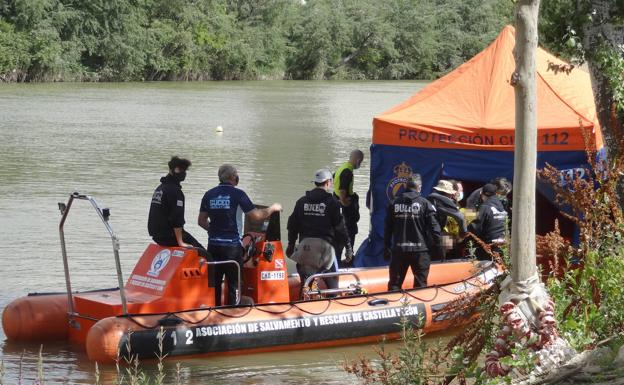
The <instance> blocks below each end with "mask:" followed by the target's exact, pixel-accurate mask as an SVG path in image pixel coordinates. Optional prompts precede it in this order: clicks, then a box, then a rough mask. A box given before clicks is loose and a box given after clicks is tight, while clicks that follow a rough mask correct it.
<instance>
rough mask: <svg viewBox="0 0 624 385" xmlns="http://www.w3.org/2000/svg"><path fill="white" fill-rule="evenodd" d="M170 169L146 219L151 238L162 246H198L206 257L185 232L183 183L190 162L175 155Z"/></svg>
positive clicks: (161, 179)
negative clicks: (181, 183)
mask: <svg viewBox="0 0 624 385" xmlns="http://www.w3.org/2000/svg"><path fill="white" fill-rule="evenodd" d="M168 166H169V173H168V174H167V175H165V176H164V177H162V178H160V186H158V187H157V188H156V190H155V191H154V194H153V195H152V203H151V205H150V211H149V217H148V219H147V230H148V232H149V235H150V236H151V237H152V239H153V240H154V242H156V243H158V244H159V245H161V246H169V247H176V246H180V247H188V248H193V247H195V248H197V249H198V252H199V253H200V255H201V256H203V257H205V258H207V253H206V249H204V247H203V246H202V244H201V243H199V242H198V241H197V240H196V239H195V238H194V237H193V236H192V235H191V234H189V233H187V232H186V231H185V230H184V223H185V222H184V193H183V192H182V186H181V185H180V182H182V181H184V179H185V178H186V170H187V169H188V168H189V167H190V166H191V161H189V160H188V159H183V158H179V157H177V156H174V157H172V158H171V160H170V161H169V163H168Z"/></svg>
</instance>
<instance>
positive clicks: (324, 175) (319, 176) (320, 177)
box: [312, 168, 333, 183]
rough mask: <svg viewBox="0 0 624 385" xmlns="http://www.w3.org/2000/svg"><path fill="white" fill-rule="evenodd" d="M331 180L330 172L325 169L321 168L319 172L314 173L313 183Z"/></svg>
mask: <svg viewBox="0 0 624 385" xmlns="http://www.w3.org/2000/svg"><path fill="white" fill-rule="evenodd" d="M329 179H333V176H332V173H331V171H329V170H328V169H326V168H322V169H320V170H316V172H315V173H314V180H313V181H312V182H314V183H323V182H325V181H326V180H329Z"/></svg>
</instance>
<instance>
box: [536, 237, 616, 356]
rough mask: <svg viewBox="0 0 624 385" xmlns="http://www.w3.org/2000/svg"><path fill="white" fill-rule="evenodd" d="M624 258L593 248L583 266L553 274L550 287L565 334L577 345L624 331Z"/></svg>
mask: <svg viewBox="0 0 624 385" xmlns="http://www.w3.org/2000/svg"><path fill="white" fill-rule="evenodd" d="M621 247H622V245H620V250H624V249H622V248H621ZM622 282H624V258H623V255H622V253H621V252H620V254H618V255H599V254H598V253H596V252H590V253H588V255H587V256H586V258H585V260H584V266H583V268H576V269H569V270H568V271H567V272H566V273H565V275H564V276H563V278H561V279H556V278H552V279H551V280H550V281H549V285H548V288H549V291H550V294H551V295H552V297H553V299H554V300H555V302H556V304H557V307H556V311H557V319H558V320H559V322H560V323H559V328H560V331H561V333H562V335H563V336H564V337H565V338H566V339H567V340H568V341H569V342H570V343H571V344H572V345H573V346H574V347H575V348H577V349H583V348H585V347H587V346H592V345H594V344H596V343H597V342H598V341H601V340H603V339H606V338H608V337H610V336H613V335H616V334H618V333H622V332H624V302H623V301H622V298H624V287H623V286H622Z"/></svg>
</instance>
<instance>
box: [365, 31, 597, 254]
mask: <svg viewBox="0 0 624 385" xmlns="http://www.w3.org/2000/svg"><path fill="white" fill-rule="evenodd" d="M514 46H515V30H514V28H513V27H511V26H507V27H505V28H504V29H503V31H502V32H501V33H500V35H499V36H498V37H497V38H496V40H494V42H492V43H491V44H490V45H489V46H488V47H487V48H486V49H485V50H483V51H482V52H480V53H479V54H477V55H476V56H475V57H473V58H472V59H471V60H469V61H468V62H466V63H464V64H462V65H461V66H460V67H458V68H457V69H455V70H454V71H453V72H451V73H449V74H448V75H446V76H444V77H442V78H440V79H438V80H436V81H434V82H432V83H430V84H429V85H427V86H426V87H425V88H423V89H422V90H421V91H420V92H418V93H416V94H415V95H414V96H412V97H411V98H410V99H408V100H407V101H405V102H403V103H401V104H399V105H397V106H395V107H393V108H391V109H390V110H388V111H386V112H384V113H382V114H381V115H378V116H376V117H374V119H373V144H372V145H371V175H370V190H371V191H370V194H371V199H372V207H371V231H370V234H369V237H368V239H367V240H366V241H365V242H364V244H363V245H362V246H361V247H360V249H359V250H358V253H357V256H356V259H355V265H356V266H377V265H383V264H385V262H384V260H383V258H382V256H381V254H382V248H383V244H382V242H383V220H384V217H385V213H386V207H387V205H388V203H389V202H390V201H391V200H392V199H394V197H396V196H397V194H398V193H400V192H401V191H402V189H403V188H404V186H405V181H406V177H407V176H409V174H410V173H412V172H414V173H419V174H421V176H422V177H423V194H425V195H427V194H428V193H429V192H430V191H431V188H432V187H433V186H434V185H435V183H437V181H438V180H439V179H440V178H453V179H459V180H465V181H466V180H468V181H473V182H487V181H489V180H491V179H493V178H495V177H497V176H503V177H506V178H508V179H510V180H511V179H513V151H514V139H515V92H514V87H513V86H512V85H511V83H510V81H511V77H512V74H513V73H514V71H515V62H514V57H513V50H514ZM536 61H537V77H536V79H537V100H538V102H537V126H538V134H537V135H538V138H537V143H538V167H539V168H541V167H544V165H545V164H546V163H549V164H551V165H553V166H555V167H557V168H558V169H559V170H560V171H561V172H562V178H563V175H565V174H566V173H568V174H569V175H579V174H580V173H582V172H584V169H585V168H587V167H588V165H587V160H586V153H585V148H586V145H585V138H588V139H590V140H593V142H594V144H595V145H596V148H597V149H600V148H602V136H601V134H600V129H599V126H598V123H597V118H596V109H595V105H594V99H593V93H592V88H591V81H590V77H589V74H588V73H587V72H584V71H582V70H581V69H578V68H573V67H572V66H570V65H569V64H567V63H565V62H563V61H561V60H559V59H557V58H556V57H554V56H552V55H551V54H549V53H548V52H546V51H544V50H543V49H541V48H539V49H538V52H537V58H536ZM540 189H546V187H545V186H541V187H540ZM545 194H546V195H548V192H545Z"/></svg>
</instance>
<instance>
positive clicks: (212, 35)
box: [0, 0, 513, 81]
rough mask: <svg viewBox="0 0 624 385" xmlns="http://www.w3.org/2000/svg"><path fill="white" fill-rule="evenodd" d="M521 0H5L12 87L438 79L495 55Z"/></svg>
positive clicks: (0, 46)
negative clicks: (482, 55)
mask: <svg viewBox="0 0 624 385" xmlns="http://www.w3.org/2000/svg"><path fill="white" fill-rule="evenodd" d="M512 8H513V0H451V1H448V0H447V1H442V0H390V1H384V2H379V1H376V0H309V1H306V2H301V1H298V0H236V1H235V0H91V1H84V0H5V1H4V2H2V3H0V31H1V32H2V34H1V35H0V54H1V55H0V76H1V79H3V80H7V81H55V80H103V81H128V80H176V79H183V80H195V79H282V78H287V79H414V78H420V79H428V78H434V77H437V76H440V75H443V74H445V73H446V72H448V71H449V70H451V69H453V68H454V67H456V66H458V65H459V64H461V63H463V62H464V61H466V60H467V59H468V58H470V57H471V56H473V55H474V54H475V53H477V52H478V51H479V50H481V49H482V48H484V47H485V45H487V44H488V43H489V42H490V41H491V40H492V39H493V38H494V37H495V36H496V34H497V33H498V32H499V31H500V29H501V28H502V26H503V25H505V24H507V23H509V22H510V21H511V16H512Z"/></svg>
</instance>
